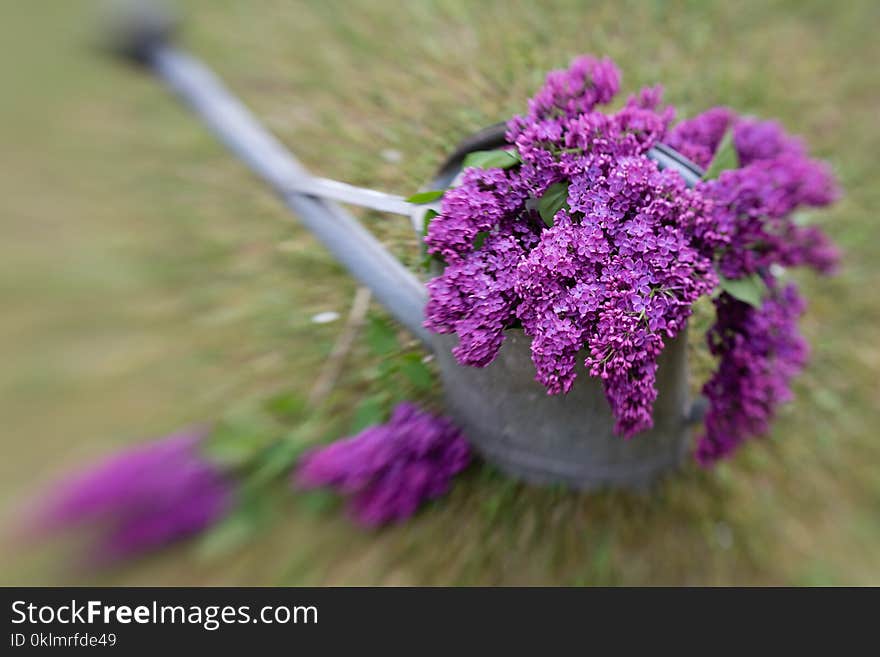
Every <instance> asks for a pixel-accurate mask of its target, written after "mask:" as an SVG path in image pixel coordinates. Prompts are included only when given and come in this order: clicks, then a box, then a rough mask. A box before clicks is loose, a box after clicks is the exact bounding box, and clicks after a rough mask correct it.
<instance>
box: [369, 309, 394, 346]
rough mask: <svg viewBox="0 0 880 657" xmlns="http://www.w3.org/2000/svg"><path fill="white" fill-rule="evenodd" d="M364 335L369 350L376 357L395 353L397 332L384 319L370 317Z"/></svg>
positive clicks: (374, 316)
mask: <svg viewBox="0 0 880 657" xmlns="http://www.w3.org/2000/svg"><path fill="white" fill-rule="evenodd" d="M365 333H366V338H367V344H368V345H370V350H371V351H372V352H373V353H374V354H376V355H377V356H387V355H388V354H390V353H393V352H395V351H397V349H398V343H397V330H396V329H395V328H394V327H393V326H391V324H390V322H388V321H386V320H385V319H384V318H382V317H378V316H376V315H372V316H371V317H370V319H369V323H368V324H367V328H366V331H365Z"/></svg>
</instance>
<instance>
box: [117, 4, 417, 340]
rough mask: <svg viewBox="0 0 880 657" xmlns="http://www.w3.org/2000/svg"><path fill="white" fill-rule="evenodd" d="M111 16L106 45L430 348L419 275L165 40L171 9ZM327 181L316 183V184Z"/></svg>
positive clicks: (339, 187) (142, 8)
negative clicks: (152, 79)
mask: <svg viewBox="0 0 880 657" xmlns="http://www.w3.org/2000/svg"><path fill="white" fill-rule="evenodd" d="M112 19H113V23H112V25H111V30H110V31H109V32H108V35H109V43H108V44H107V45H108V46H109V47H110V48H111V49H112V50H113V51H114V52H116V53H117V54H119V55H122V56H124V57H125V58H127V59H128V60H130V61H132V62H135V63H137V64H138V65H140V66H142V67H144V68H146V69H147V70H149V71H151V72H152V73H154V74H155V75H156V76H157V77H159V78H160V79H161V80H162V81H163V82H164V83H165V85H166V86H167V87H168V88H169V89H170V90H171V91H173V92H174V93H175V95H177V96H178V97H179V98H180V99H181V100H182V101H183V102H184V103H186V105H188V106H189V108H190V109H191V110H192V111H193V112H194V113H195V114H196V115H197V116H198V117H199V118H200V119H201V121H202V122H203V123H204V124H205V125H206V126H207V127H208V128H209V129H210V130H211V131H212V132H213V133H214V135H215V136H216V137H218V138H219V139H220V141H222V142H223V143H224V144H225V145H226V146H227V148H229V150H231V151H232V152H233V153H234V154H235V155H236V156H238V158H239V159H241V160H242V161H243V162H244V163H245V164H246V165H247V166H248V167H249V168H250V169H251V170H252V171H253V172H254V173H256V174H257V175H258V176H259V177H260V178H262V179H263V180H264V181H266V182H267V183H268V184H269V185H270V186H271V187H272V188H273V189H274V190H275V192H276V193H277V194H278V195H279V196H280V197H281V199H282V201H283V202H284V204H285V205H287V207H288V208H289V209H290V210H292V211H293V212H294V213H295V214H296V215H297V216H298V217H299V218H300V220H301V221H302V223H303V224H304V225H305V227H306V228H308V229H309V231H310V232H311V233H312V234H313V235H315V237H317V238H318V240H319V241H320V242H321V243H322V244H323V245H324V246H325V247H326V248H327V249H328V250H329V251H330V252H331V253H332V254H333V256H334V257H335V258H336V259H337V260H338V261H339V262H340V263H341V264H342V265H344V266H345V267H346V268H347V269H348V270H349V272H350V273H351V274H352V275H353V276H354V277H355V278H356V279H358V280H359V281H360V282H361V283H363V284H364V285H365V286H367V287H368V288H370V290H372V292H373V293H374V294H375V295H376V298H377V299H378V300H379V302H380V303H382V305H384V306H385V307H386V308H387V309H388V310H389V311H390V312H391V314H392V315H394V316H395V317H396V318H397V319H398V321H400V322H401V323H402V324H403V325H404V326H405V327H406V328H408V329H409V330H410V331H412V333H413V334H414V335H416V336H417V337H418V338H419V339H420V340H421V341H422V342H424V343H425V345H427V346H428V347H429V348H430V345H431V342H430V334H429V332H428V331H427V329H425V328H424V326H422V321H423V317H424V305H425V301H426V293H425V288H424V285H422V283H421V281H419V280H418V278H416V277H415V276H414V275H413V274H412V272H410V271H409V270H408V269H407V268H406V267H404V266H403V265H402V264H401V263H400V262H398V261H397V260H396V259H395V258H394V257H393V256H392V255H391V254H390V253H389V252H388V251H387V250H386V249H385V247H383V246H382V244H381V243H380V242H379V241H378V240H377V239H376V238H375V237H373V236H372V235H371V234H370V233H369V232H368V231H367V230H366V229H365V228H364V227H363V226H362V225H361V224H360V223H359V222H358V221H357V219H355V218H354V217H353V216H352V215H351V214H350V213H348V212H346V211H345V210H344V209H343V208H342V207H340V206H339V205H337V204H336V203H333V202H331V201H328V200H325V199H323V198H320V189H319V188H320V187H321V184H322V183H321V180H322V179H316V178H314V177H312V176H311V175H310V174H309V173H308V171H306V169H305V168H304V167H303V165H302V164H301V163H300V162H299V161H298V160H297V159H296V157H294V155H293V154H292V153H290V151H288V150H287V149H286V148H285V147H284V146H283V145H282V144H281V142H279V141H278V140H277V139H276V138H275V137H273V136H272V135H271V134H269V132H268V131H267V130H266V129H265V128H263V126H261V125H260V123H259V122H258V121H257V120H256V118H255V117H254V116H253V115H252V114H251V113H250V112H249V111H248V110H247V108H246V107H245V106H244V105H243V104H242V103H241V102H240V101H238V99H236V98H235V97H234V96H233V95H232V94H231V93H230V92H229V91H228V90H227V89H226V88H225V87H224V86H223V84H222V82H221V81H220V80H219V79H218V78H217V77H216V76H215V75H214V74H213V73H212V72H211V71H210V70H209V69H208V68H207V67H205V66H204V65H203V64H202V63H200V62H199V61H198V60H197V59H195V58H193V57H191V56H189V55H187V54H186V53H185V52H183V51H181V50H179V49H178V48H176V47H174V46H173V45H172V36H173V33H174V31H175V30H174V28H175V21H174V20H173V18H172V17H171V15H170V14H169V13H168V12H166V11H163V10H160V9H159V8H158V6H157V5H156V4H155V3H154V2H146V1H143V0H141V1H135V2H131V1H130V2H126V3H124V6H122V7H121V10H120V11H118V12H117V13H116V15H115V17H112ZM328 182H329V183H331V184H330V185H329V187H330V188H332V190H335V192H337V193H342V194H345V193H351V192H352V191H354V192H355V193H357V192H358V191H360V192H367V193H368V192H369V191H370V190H359V189H358V188H354V187H352V186H348V185H345V184H344V183H335V184H334V182H335V181H324V183H328ZM327 187H328V185H326V184H324V189H326V188H327ZM374 194H377V195H378V194H379V193H378V192H374ZM391 198H392V201H393V198H394V197H391ZM400 202H401V203H403V201H402V199H400ZM406 207H407V208H408V204H406ZM400 209H403V206H400ZM407 213H408V212H407Z"/></svg>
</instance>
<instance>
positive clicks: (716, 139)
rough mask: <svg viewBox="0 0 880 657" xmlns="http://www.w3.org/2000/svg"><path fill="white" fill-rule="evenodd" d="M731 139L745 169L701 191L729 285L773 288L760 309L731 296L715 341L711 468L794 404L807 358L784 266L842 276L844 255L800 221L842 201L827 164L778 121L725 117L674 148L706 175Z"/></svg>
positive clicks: (688, 126) (702, 447)
mask: <svg viewBox="0 0 880 657" xmlns="http://www.w3.org/2000/svg"><path fill="white" fill-rule="evenodd" d="M727 131H730V132H731V134H732V135H733V144H734V147H735V150H736V154H737V157H738V164H739V166H738V167H737V168H735V169H731V170H728V171H724V172H722V173H721V174H720V175H719V177H718V178H717V179H714V180H708V181H704V182H702V183H700V185H698V187H697V191H698V192H699V193H700V194H702V195H703V196H705V197H706V198H707V199H709V200H710V202H711V203H712V208H713V210H712V216H713V218H714V221H715V224H716V226H717V229H718V230H719V231H721V232H724V233H725V234H727V235H729V236H730V239H729V242H728V244H727V245H726V246H725V248H724V249H722V250H721V251H720V252H719V253H718V254H717V256H716V265H717V268H718V270H719V271H720V272H721V274H722V275H723V276H725V277H726V278H729V279H740V278H743V277H745V276H750V275H754V276H758V277H760V279H761V280H762V281H763V282H764V284H765V285H766V288H767V294H766V297H765V299H764V300H763V303H762V305H761V306H760V307H758V308H755V307H752V306H751V305H749V304H747V303H745V302H743V301H740V300H737V299H735V298H733V297H732V296H730V295H729V294H727V293H726V292H725V293H722V294H721V295H719V297H718V298H716V299H715V307H716V322H715V325H714V326H713V327H712V329H711V330H710V331H709V333H708V335H707V340H708V344H709V349H710V351H711V352H712V354H713V355H715V356H717V357H718V360H719V363H718V369H717V370H716V372H715V373H714V374H713V375H712V377H711V378H710V379H709V381H708V382H707V383H706V384H705V386H704V387H703V393H704V395H705V396H706V397H707V399H708V400H709V411H708V414H707V417H706V428H705V433H704V434H703V436H701V438H700V440H699V443H698V445H697V459H698V460H699V461H700V463H703V464H710V463H713V462H714V461H715V460H717V459H718V458H721V457H724V456H726V455H728V454H730V453H731V452H732V451H733V450H734V449H735V448H736V447H737V446H738V445H739V444H741V443H742V442H744V441H746V440H748V439H749V438H752V437H755V436H760V435H763V434H765V433H766V432H767V430H768V427H769V422H770V420H771V419H772V417H773V415H774V412H775V409H776V407H777V406H778V405H779V404H780V403H782V402H784V401H786V400H788V399H789V398H790V397H791V389H790V383H791V380H792V379H793V378H794V376H795V375H796V374H797V373H798V372H799V371H800V370H801V368H802V367H803V365H804V363H805V362H806V358H807V353H808V350H807V345H806V342H805V341H804V340H803V338H802V337H801V336H800V335H799V333H798V328H797V319H798V317H799V316H800V315H801V314H802V313H803V310H804V302H803V300H802V299H801V297H800V296H799V295H798V293H797V290H796V289H795V287H794V286H793V285H788V286H784V287H783V286H781V285H780V284H779V283H778V282H777V281H776V279H775V276H774V275H773V271H774V268H775V267H780V266H781V267H791V266H801V265H803V266H809V267H812V268H813V269H815V270H817V271H818V272H820V273H824V274H828V273H831V272H833V271H834V269H835V267H836V266H837V262H838V260H839V253H838V251H837V249H836V248H835V247H834V245H833V244H831V242H830V241H829V240H828V238H827V237H826V236H825V234H824V233H823V232H822V231H821V230H820V229H819V228H817V227H815V226H804V225H801V224H800V223H798V222H797V221H796V220H795V215H794V212H795V211H796V210H797V209H798V208H801V207H822V206H826V205H828V204H830V203H832V202H833V201H834V200H835V198H836V197H837V195H838V190H837V188H836V185H835V182H834V178H833V176H832V175H831V173H830V171H829V170H828V168H827V167H826V166H825V165H824V164H823V163H821V162H817V161H815V160H811V159H809V158H808V157H807V154H806V149H805V148H804V146H803V144H802V143H801V142H800V141H799V140H797V139H795V138H793V137H790V136H788V135H786V134H785V132H784V131H783V130H782V128H781V127H780V126H779V125H778V124H776V123H774V122H771V121H755V120H752V119H743V118H738V117H737V116H736V115H735V114H734V113H733V112H731V111H730V110H727V109H725V108H716V109H713V110H710V111H708V112H706V113H704V114H701V115H699V116H697V117H695V118H693V119H690V120H688V121H683V122H681V123H680V124H679V125H677V126H676V127H675V128H674V129H673V130H671V131H670V134H669V135H668V136H667V138H666V143H667V144H669V145H671V146H672V147H673V148H676V149H678V150H679V151H681V152H682V153H684V154H686V155H687V156H689V157H691V158H693V159H694V160H695V161H696V162H697V163H699V164H701V165H703V166H705V165H707V164H708V163H709V161H710V160H711V159H712V157H713V154H714V153H715V151H716V149H717V148H718V146H719V144H720V142H721V140H722V139H723V136H724V134H725V133H726V132H727Z"/></svg>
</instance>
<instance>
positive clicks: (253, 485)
mask: <svg viewBox="0 0 880 657" xmlns="http://www.w3.org/2000/svg"><path fill="white" fill-rule="evenodd" d="M304 426H306V425H304ZM305 433H306V432H305V431H304V430H303V427H300V428H299V429H295V430H293V431H291V432H290V433H288V434H287V435H286V436H285V437H284V438H283V439H282V440H280V441H278V442H277V443H276V444H275V445H273V446H272V448H271V449H269V450H267V451H266V452H265V453H264V454H263V455H262V457H261V459H260V464H259V466H258V467H257V468H256V469H255V470H254V471H253V472H251V473H250V474H249V475H248V476H247V478H246V479H245V482H244V485H245V487H246V489H247V490H249V491H256V490H260V489H262V488H263V487H264V486H267V485H269V484H271V483H272V482H274V481H275V480H277V479H279V478H280V477H281V476H282V475H284V474H286V473H287V472H289V471H290V469H291V468H292V467H293V464H294V463H296V461H297V460H298V459H299V457H300V455H301V454H302V453H303V452H305V451H306V449H308V448H309V447H310V443H309V442H308V440H307V439H306V436H305Z"/></svg>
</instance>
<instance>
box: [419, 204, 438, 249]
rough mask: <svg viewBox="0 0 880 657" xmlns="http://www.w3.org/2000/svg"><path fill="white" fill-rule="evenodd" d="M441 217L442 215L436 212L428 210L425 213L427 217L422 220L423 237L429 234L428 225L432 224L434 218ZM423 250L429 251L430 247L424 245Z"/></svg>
mask: <svg viewBox="0 0 880 657" xmlns="http://www.w3.org/2000/svg"><path fill="white" fill-rule="evenodd" d="M439 216H440V213H439V212H437V211H436V210H428V211H427V212H425V217H424V219H422V235H423V236H424V235H427V234H428V224H430V223H431V220H432V219H433V218H434V217H439ZM422 248H424V249H427V248H428V245H427V244H423V245H422Z"/></svg>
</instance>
